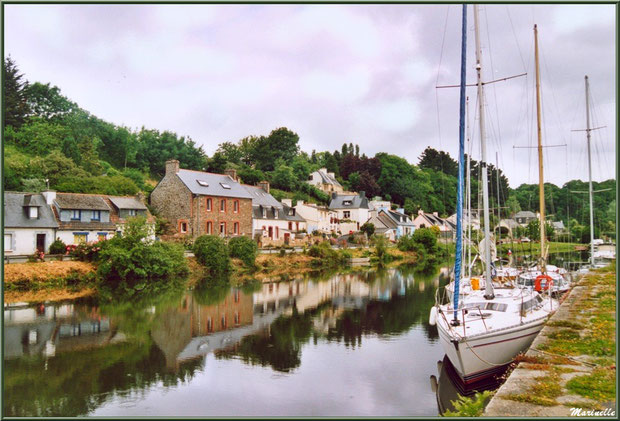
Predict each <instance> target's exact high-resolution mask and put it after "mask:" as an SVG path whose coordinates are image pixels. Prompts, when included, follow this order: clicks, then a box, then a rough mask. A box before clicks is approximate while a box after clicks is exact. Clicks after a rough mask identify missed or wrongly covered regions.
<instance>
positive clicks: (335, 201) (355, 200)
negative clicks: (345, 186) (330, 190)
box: [329, 194, 369, 209]
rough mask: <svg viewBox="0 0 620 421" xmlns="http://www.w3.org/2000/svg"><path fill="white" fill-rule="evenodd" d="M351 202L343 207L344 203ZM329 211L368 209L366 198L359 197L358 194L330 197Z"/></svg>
mask: <svg viewBox="0 0 620 421" xmlns="http://www.w3.org/2000/svg"><path fill="white" fill-rule="evenodd" d="M349 200H350V201H351V204H350V205H345V204H344V202H345V201H349ZM329 208H330V209H360V208H361V209H369V207H368V198H367V197H361V196H360V195H359V194H355V195H350V194H339V195H336V196H335V197H332V200H331V202H329Z"/></svg>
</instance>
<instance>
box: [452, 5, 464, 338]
mask: <svg viewBox="0 0 620 421" xmlns="http://www.w3.org/2000/svg"><path fill="white" fill-rule="evenodd" d="M462 25H463V28H462V35H461V36H462V39H461V89H460V101H459V167H458V171H459V174H458V175H459V177H458V185H457V192H456V258H455V262H454V319H453V320H452V324H453V325H455V326H456V325H458V324H459V320H458V317H457V313H458V312H457V309H458V303H459V286H460V283H461V268H462V257H463V221H462V220H463V158H464V154H465V152H464V149H465V83H466V81H465V76H466V69H467V67H466V61H467V60H466V58H467V5H466V4H463V20H462Z"/></svg>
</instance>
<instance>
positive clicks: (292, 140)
mask: <svg viewBox="0 0 620 421" xmlns="http://www.w3.org/2000/svg"><path fill="white" fill-rule="evenodd" d="M298 152H299V136H298V135H297V133H295V132H292V131H290V130H289V129H287V128H286V127H280V128H279V129H275V130H272V131H271V133H269V136H267V137H264V136H261V137H259V138H258V139H257V141H256V144H255V145H254V150H253V155H252V158H253V160H254V163H255V165H256V168H258V169H260V170H263V171H273V170H274V169H275V162H276V160H278V159H282V160H284V162H285V163H286V164H289V163H291V161H292V160H293V158H294V157H295V155H297V153H298Z"/></svg>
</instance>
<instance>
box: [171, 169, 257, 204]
mask: <svg viewBox="0 0 620 421" xmlns="http://www.w3.org/2000/svg"><path fill="white" fill-rule="evenodd" d="M176 175H177V176H178V177H179V179H180V180H181V181H182V182H183V184H185V186H187V188H188V189H189V191H191V192H192V193H194V194H200V195H203V196H220V197H235V198H240V199H252V195H251V194H250V193H249V192H248V191H247V190H246V189H245V188H244V187H243V186H242V185H241V184H239V183H238V182H236V181H235V180H233V179H232V178H230V176H228V175H226V174H213V173H208V172H203V171H192V170H179V172H177V174H176ZM198 181H201V182H203V183H205V184H206V186H205V185H201V184H198ZM222 184H226V185H228V186H230V189H226V188H224V187H223V186H222Z"/></svg>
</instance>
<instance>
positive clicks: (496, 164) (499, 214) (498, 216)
mask: <svg viewBox="0 0 620 421" xmlns="http://www.w3.org/2000/svg"><path fill="white" fill-rule="evenodd" d="M495 175H496V176H497V242H498V243H499V244H501V243H502V227H501V226H500V222H501V220H502V215H501V209H500V207H499V157H498V153H497V152H495ZM499 266H500V267H503V265H502V259H499Z"/></svg>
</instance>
